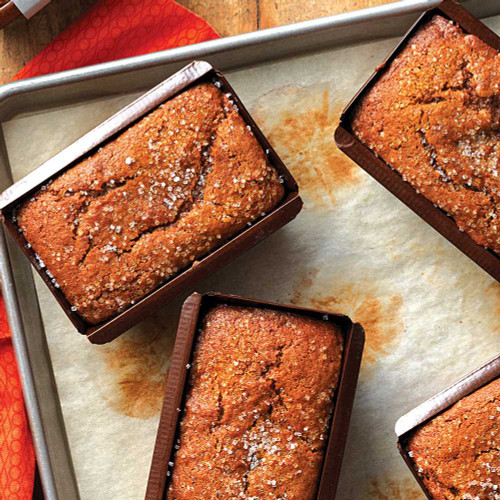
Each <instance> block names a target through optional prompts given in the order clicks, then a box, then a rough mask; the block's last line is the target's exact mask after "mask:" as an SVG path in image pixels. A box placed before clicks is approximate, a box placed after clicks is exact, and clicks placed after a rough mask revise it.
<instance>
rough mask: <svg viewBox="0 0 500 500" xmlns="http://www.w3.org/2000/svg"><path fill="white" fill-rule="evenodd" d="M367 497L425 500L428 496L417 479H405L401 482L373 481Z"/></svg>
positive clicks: (383, 499) (373, 499)
mask: <svg viewBox="0 0 500 500" xmlns="http://www.w3.org/2000/svg"><path fill="white" fill-rule="evenodd" d="M367 498H370V500H425V498H426V497H425V494H424V493H423V491H422V490H421V489H420V487H419V486H418V484H417V483H416V482H415V481H413V480H411V479H405V480H403V481H400V482H395V481H393V480H386V481H382V482H379V481H372V483H371V487H370V490H369V492H368V495H367Z"/></svg>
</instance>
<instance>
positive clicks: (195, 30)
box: [0, 0, 219, 500]
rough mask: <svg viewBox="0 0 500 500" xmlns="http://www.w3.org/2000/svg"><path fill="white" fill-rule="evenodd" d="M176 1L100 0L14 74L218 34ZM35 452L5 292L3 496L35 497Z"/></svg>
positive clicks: (0, 414)
mask: <svg viewBox="0 0 500 500" xmlns="http://www.w3.org/2000/svg"><path fill="white" fill-rule="evenodd" d="M218 36H219V35H218V34H217V33H216V32H215V31H214V30H213V29H212V28H211V27H210V25H208V24H207V23H206V22H205V21H204V20H203V19H201V18H200V17H198V16H196V15H195V14H193V13H192V12H190V11H189V10H187V9H185V8H184V7H182V6H180V5H179V4H177V3H176V2H174V1H173V0H100V1H99V2H97V4H96V5H95V6H94V7H93V8H91V9H90V10H89V11H88V12H87V13H86V14H85V15H83V16H82V17H81V18H80V19H78V20H77V21H76V22H75V23H73V24H72V25H71V26H69V28H67V29H66V30H65V31H63V32H62V33H61V34H60V35H59V36H58V37H57V38H56V39H55V40H54V41H53V42H51V43H50V44H49V45H48V46H47V47H46V48H45V49H44V50H42V51H41V52H40V53H39V54H38V55H37V56H35V57H34V58H33V59H32V60H31V61H30V62H29V63H28V64H27V65H26V66H25V67H24V68H23V69H22V70H21V71H20V72H19V73H18V74H17V75H16V76H15V78H14V80H20V79H22V78H29V77H32V76H39V75H44V74H48V73H55V72H57V71H63V70H66V69H72V68H78V67H82V66H88V65H91V64H98V63H101V62H105V61H112V60H115V59H121V58H123V57H131V56H136V55H140V54H146V53H150V52H155V51H158V50H165V49H170V48H173V47H180V46H182V45H189V44H193V43H198V42H204V41H207V40H212V39H214V38H218ZM34 471H35V456H34V452H33V444H32V442H31V436H30V433H29V428H28V423H27V419H26V413H25V410H24V406H23V402H22V394H21V384H20V381H19V376H18V373H17V366H16V360H15V357H14V352H13V349H12V342H11V340H10V331H9V328H8V323H7V318H6V314H5V308H4V305H3V300H2V299H1V296H0V499H2V500H30V499H31V498H32V493H33V480H34V475H35V474H34Z"/></svg>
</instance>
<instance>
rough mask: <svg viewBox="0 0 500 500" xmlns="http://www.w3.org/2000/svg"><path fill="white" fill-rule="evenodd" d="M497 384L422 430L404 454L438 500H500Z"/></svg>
mask: <svg viewBox="0 0 500 500" xmlns="http://www.w3.org/2000/svg"><path fill="white" fill-rule="evenodd" d="M499 432H500V379H496V380H495V381H493V382H490V383H489V384H488V385H486V386H484V387H482V388H481V389H479V390H477V391H476V392H474V393H472V394H471V395H469V396H467V397H465V398H463V399H461V400H460V401H459V402H458V403H456V404H455V405H453V406H452V407H451V408H450V409H448V410H446V411H444V412H443V413H441V414H439V415H438V416H437V417H435V418H433V419H432V420H431V421H430V422H428V423H427V424H424V425H423V426H421V427H420V428H419V429H418V430H417V431H416V432H415V434H414V435H413V436H412V437H411V439H410V440H409V443H408V447H407V449H408V451H409V454H410V456H411V457H413V458H412V459H413V461H414V463H415V466H416V468H417V470H418V472H419V474H420V476H421V477H422V479H423V481H424V483H425V485H426V487H427V489H428V491H429V492H430V493H431V495H432V497H433V498H435V499H436V500H498V499H499V498H500V440H499V438H500V434H499Z"/></svg>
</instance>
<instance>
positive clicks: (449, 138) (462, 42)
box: [352, 16, 500, 254]
mask: <svg viewBox="0 0 500 500" xmlns="http://www.w3.org/2000/svg"><path fill="white" fill-rule="evenodd" d="M499 96H500V55H499V53H498V51H496V50H495V49H493V48H492V47H490V46H488V45H486V44H485V43H484V42H482V41H481V40H480V39H479V38H477V37H476V36H473V35H469V34H466V33H464V32H463V31H462V30H461V29H460V28H459V27H457V26H456V25H455V24H454V23H453V22H451V21H449V20H447V19H444V18H443V17H440V16H435V17H434V18H432V19H431V20H430V21H429V22H428V23H426V24H425V25H424V26H423V27H422V28H421V29H420V30H419V31H418V32H417V33H416V34H415V35H414V36H413V37H412V38H411V39H410V40H409V42H408V44H407V46H406V47H404V48H403V50H402V51H401V52H400V53H399V55H398V56H397V57H396V58H395V59H394V61H393V62H392V63H391V64H390V65H389V68H388V69H387V70H386V71H385V73H384V74H383V75H382V76H381V78H380V79H379V80H378V81H377V82H376V83H375V84H374V85H373V87H372V88H371V89H370V90H369V91H368V93H367V94H366V95H365V96H364V97H363V98H361V100H360V102H359V104H358V105H357V107H356V108H355V110H354V114H353V120H352V131H353V133H354V135H355V136H356V137H358V139H359V140H360V141H361V142H362V143H363V144H365V145H366V146H367V147H368V148H370V149H371V150H372V151H373V152H375V153H376V154H377V155H378V156H379V157H380V158H381V159H383V160H384V161H385V162H386V163H387V164H388V165H389V166H391V167H393V168H394V169H395V170H396V171H397V172H399V173H400V174H401V175H402V177H403V179H404V180H405V181H407V182H409V183H410V184H411V185H412V186H413V187H414V188H415V189H416V190H417V191H418V192H420V193H422V194H423V195H424V196H425V197H426V198H427V199H429V200H430V201H432V202H433V203H434V204H435V205H437V206H438V207H440V208H441V209H442V210H444V211H445V212H446V213H447V214H449V215H450V216H452V217H453V219H454V220H455V222H456V224H457V225H458V227H459V228H460V229H461V230H463V231H466V232H467V234H468V235H469V236H471V238H472V239H474V240H475V241H476V242H477V243H479V244H480V245H483V246H485V247H488V248H489V249H491V250H493V251H494V252H496V253H497V254H498V253H500V221H499V210H498V202H499V200H500V176H499V170H500V165H499V158H500V141H499V138H500V107H499Z"/></svg>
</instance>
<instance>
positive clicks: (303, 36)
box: [0, 0, 500, 500]
mask: <svg viewBox="0 0 500 500" xmlns="http://www.w3.org/2000/svg"><path fill="white" fill-rule="evenodd" d="M438 3H439V0H402V1H400V2H395V3H391V4H386V5H383V6H379V7H373V8H368V9H363V10H359V11H354V12H350V13H346V14H341V15H335V16H329V17H325V18H320V19H315V20H312V21H306V22H302V23H296V24H292V25H288V26H282V27H278V28H271V29H268V30H262V31H259V32H252V33H247V34H244V35H237V36H233V37H228V38H222V39H217V40H213V41H209V42H204V43H200V44H196V45H190V46H186V47H180V48H177V49H171V50H168V51H161V52H157V53H153V54H148V55H143V56H137V57H131V58H127V59H123V60H118V61H112V62H109V63H103V64H99V65H94V66H89V67H86V68H80V69H74V70H69V71H64V72H60V73H55V74H52V75H46V76H41V77H36V78H30V79H26V80H22V81H17V82H12V83H8V84H6V85H4V86H1V87H0V123H1V122H2V121H5V120H7V119H9V117H10V115H11V114H12V112H14V111H16V112H17V111H18V109H19V108H18V106H20V107H21V109H23V108H24V109H26V108H30V109H36V106H37V103H38V102H39V101H43V105H48V104H49V105H50V104H51V103H56V102H61V100H63V101H64V100H66V99H71V98H72V97H74V96H75V95H78V93H79V92H81V91H82V88H84V90H85V95H86V96H88V97H92V87H93V84H94V83H95V81H96V80H97V79H99V80H100V82H101V88H100V95H103V89H104V91H105V92H108V93H109V94H118V93H120V92H121V91H124V88H125V86H126V85H127V84H128V82H127V79H123V78H122V79H121V81H122V82H123V83H121V85H120V81H119V80H120V79H118V78H114V79H113V77H116V76H120V75H123V74H124V73H127V72H132V71H136V70H144V71H149V72H152V74H153V79H154V78H157V81H159V80H160V79H163V78H165V73H162V68H163V67H164V66H165V65H167V64H168V65H169V71H172V72H173V71H175V70H176V69H178V68H180V67H181V66H182V65H184V63H185V62H186V61H190V60H193V59H206V60H208V61H209V62H211V63H212V64H214V65H215V66H216V67H219V68H220V69H223V70H227V69H230V68H234V67H238V66H239V67H243V66H250V65H252V64H255V63H257V62H263V61H267V60H272V59H281V58H285V57H287V56H289V55H291V54H297V53H306V52H309V51H313V50H320V49H321V48H326V47H328V46H335V45H339V44H348V43H354V42H361V41H366V40H370V39H380V38H385V37H388V36H397V35H399V34H402V33H403V32H404V31H405V30H406V28H407V27H408V26H409V25H410V23H411V22H412V20H414V19H416V17H417V16H418V14H420V13H421V12H422V11H423V10H425V9H428V8H430V7H432V6H435V5H437V4H438ZM461 3H462V4H463V5H464V6H466V7H467V8H468V9H469V10H471V11H472V12H473V13H474V14H475V15H477V16H479V17H487V16H490V15H494V14H498V13H499V11H500V6H499V5H498V2H497V0H480V1H477V0H465V1H463V2H461ZM396 19H397V23H395V21H396ZM256 49H258V50H256ZM149 79H151V75H149ZM57 87H64V92H61V91H58V92H53V90H54V88H57ZM21 100H22V101H21ZM21 103H22V105H21ZM0 139H1V142H2V143H3V137H0ZM1 147H4V145H3V144H2V145H1ZM0 167H2V168H5V169H7V170H8V165H1V162H0ZM10 183H11V180H10V179H6V178H5V177H4V178H2V179H0V184H1V186H0V187H1V189H2V190H3V189H4V188H6V187H7V186H8V185H9V184H10ZM14 261H15V259H14ZM25 264H26V265H25V266H24V265H23V266H22V267H23V270H22V271H23V272H25V273H30V272H31V270H30V268H29V264H28V263H27V262H26V263H25ZM16 273H17V269H16ZM16 273H14V270H13V259H12V255H10V254H9V252H8V250H7V245H6V241H5V237H4V234H3V231H0V277H1V279H2V291H3V294H4V297H5V302H6V307H7V312H8V315H9V318H10V323H11V328H12V333H13V342H14V347H15V350H16V356H17V359H18V364H19V367H20V372H21V377H22V379H23V389H24V391H25V401H26V405H27V409H28V418H29V420H30V424H31V428H32V431H33V434H34V442H35V447H36V453H37V459H38V462H39V467H40V475H41V479H42V483H43V484H44V491H45V496H46V499H47V500H58V499H59V500H62V499H64V500H69V499H70V498H71V499H78V498H79V497H78V492H77V485H76V479H75V475H74V471H73V470H72V466H71V465H70V464H71V462H70V451H69V449H68V448H67V446H66V449H64V444H65V439H66V437H65V432H64V424H63V423H62V416H60V418H61V435H60V436H57V438H56V439H57V440H58V441H59V443H58V445H59V446H60V450H62V451H64V453H63V455H64V457H63V459H66V457H67V458H68V466H67V467H66V468H65V469H64V470H63V469H58V470H57V472H56V471H55V468H54V457H53V456H50V453H49V445H48V442H47V441H48V440H47V438H46V435H45V430H44V426H43V422H42V418H41V413H40V405H39V401H38V396H37V391H36V387H35V383H34V374H33V370H32V366H31V363H30V356H29V345H28V341H27V338H26V335H25V325H23V311H22V308H21V307H20V302H19V296H18V293H17V291H16V278H15V277H14V274H16ZM29 276H30V279H31V286H30V287H29V290H31V293H34V284H33V282H32V277H31V275H29ZM32 299H33V301H34V303H35V306H36V307H35V309H34V310H33V311H31V316H32V319H34V322H35V323H36V322H38V323H39V325H40V328H41V331H40V334H41V335H40V337H41V338H44V334H43V327H42V326H41V318H40V313H39V310H38V304H37V300H36V296H34V297H33V298H32ZM45 347H46V344H45ZM46 359H47V367H48V368H49V370H50V357H49V355H48V352H47V353H46ZM51 375H52V384H54V385H53V386H54V388H55V381H54V380H53V374H51ZM57 400H58V399H57V395H55V396H54V401H57ZM59 413H60V408H59ZM60 458H61V457H59V460H57V462H58V464H59V465H60V464H61V463H62V462H64V460H61V459H60ZM64 473H66V474H67V477H66V481H64V483H65V484H64V487H66V488H68V489H67V493H66V494H62V493H61V491H60V488H58V487H57V486H56V485H57V483H58V479H57V478H58V477H59V476H62V475H63V474H64ZM71 490H73V492H72V493H69V492H70V491H71Z"/></svg>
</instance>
